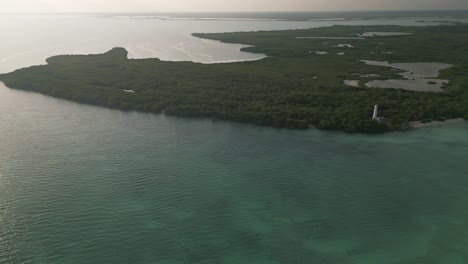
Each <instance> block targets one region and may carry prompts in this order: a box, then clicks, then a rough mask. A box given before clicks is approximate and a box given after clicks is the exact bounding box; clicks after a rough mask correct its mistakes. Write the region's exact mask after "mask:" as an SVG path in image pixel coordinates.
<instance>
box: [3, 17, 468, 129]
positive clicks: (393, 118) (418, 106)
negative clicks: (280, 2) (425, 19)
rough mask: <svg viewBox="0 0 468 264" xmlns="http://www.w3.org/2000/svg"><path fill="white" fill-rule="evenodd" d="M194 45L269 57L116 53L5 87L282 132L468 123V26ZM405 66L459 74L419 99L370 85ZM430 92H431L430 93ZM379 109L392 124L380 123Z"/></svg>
mask: <svg viewBox="0 0 468 264" xmlns="http://www.w3.org/2000/svg"><path fill="white" fill-rule="evenodd" d="M379 32H382V33H379ZM385 32H388V34H385ZM194 36H195V37H199V38H205V39H211V40H217V41H222V42H226V43H240V44H245V45H248V47H245V48H243V51H245V52H254V53H261V54H265V58H264V59H261V60H258V61H245V62H234V63H217V64H201V63H194V62H171V61H161V60H159V59H128V57H127V51H126V50H125V49H124V48H114V49H112V50H110V51H109V52H107V53H104V54H97V55H61V56H55V57H51V58H49V59H47V64H46V65H39V66H32V67H28V68H24V69H19V70H16V71H14V72H11V73H7V74H1V75H0V80H1V81H2V82H4V83H5V85H7V86H8V87H10V88H14V89H21V90H26V91H33V92H38V93H42V94H45V95H49V96H53V97H58V98H63V99H67V100H71V101H75V102H80V103H85V104H91V105H99V106H104V107H109V108H114V109H120V110H124V111H142V112H151V113H164V114H166V115H174V116H181V117H190V118H193V117H203V118H213V119H219V120H230V121H236V122H244V123H251V124H257V125H263V126H272V127H278V128H300V129H305V128H308V127H316V128H319V129H327V130H339V131H345V132H350V133H354V132H362V133H381V132H386V131H394V130H405V129H406V128H407V127H408V124H409V122H411V121H421V120H448V119H455V118H463V117H464V118H466V119H468V92H467V91H468V25H465V24H450V25H448V24H447V25H439V26H428V27H401V26H333V27H327V28H314V29H305V30H284V31H258V32H237V33H209V34H208V33H206V34H194ZM366 61H374V62H375V61H376V62H382V63H381V64H382V65H379V64H378V63H377V64H376V63H373V64H369V63H366ZM383 63H385V64H383ZM399 63H426V64H425V65H427V64H428V63H433V64H436V63H441V64H445V65H450V67H442V68H441V70H440V74H439V76H437V78H439V79H441V80H438V79H437V80H436V79H435V77H434V76H432V77H431V78H429V79H427V80H426V79H425V78H426V77H425V76H424V75H423V74H420V75H419V77H418V78H420V79H422V81H421V82H419V83H421V85H422V86H421V87H422V88H418V89H419V90H418V89H417V90H409V89H402V88H391V87H387V88H379V87H374V86H369V85H366V84H369V83H373V82H374V83H375V82H376V81H385V80H402V79H407V80H408V78H412V75H415V73H414V72H410V71H406V72H405V71H404V70H403V67H400V68H399V67H394V68H392V67H388V65H400V64H399ZM417 70H418V69H416V70H415V72H416V71H417ZM419 71H420V72H424V69H419ZM438 84H440V87H436V86H437V85H438ZM425 85H426V86H428V87H430V89H431V90H427V91H425V90H424V89H425V88H424V87H426V86H425ZM437 89H439V90H440V91H438V90H437ZM375 105H378V106H379V116H381V117H385V118H384V121H382V120H383V119H380V118H379V119H375V118H372V115H373V110H374V107H375Z"/></svg>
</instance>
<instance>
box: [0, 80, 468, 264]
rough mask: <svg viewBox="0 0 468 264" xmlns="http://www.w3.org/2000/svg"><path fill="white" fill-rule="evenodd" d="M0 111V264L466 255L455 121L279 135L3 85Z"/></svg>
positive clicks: (342, 262) (461, 132) (354, 260)
mask: <svg viewBox="0 0 468 264" xmlns="http://www.w3.org/2000/svg"><path fill="white" fill-rule="evenodd" d="M0 112H1V113H2V114H1V115H0V123H1V124H2V125H1V126H0V149H1V151H0V263H10V264H20V263H114V264H119V263H134V264H139V263H210V264H211V263H235V264H241V263H242V264H244V263H331V264H375V263H384V264H387V263H388V264H400V263H444V264H445V263H463V261H466V260H468V251H467V249H468V239H467V238H468V228H467V225H466V223H467V221H468V212H467V210H466V204H467V203H468V195H467V194H468V190H467V186H468V178H467V177H466V171H468V165H467V163H466V153H467V151H468V138H467V137H466V134H467V132H468V124H466V123H460V124H453V125H448V126H441V127H437V128H426V129H420V130H417V131H413V132H408V133H391V134H386V135H378V136H367V135H345V134H342V133H330V132H322V131H317V130H307V131H296V130H278V129H271V128H265V127H256V126H251V125H243V124H236V123H231V122H213V121H211V120H207V119H180V118H169V117H166V116H164V115H152V114H144V113H133V112H130V113H126V112H120V111H114V110H109V109H105V108H99V107H92V106H85V105H80V104H76V103H70V102H67V101H62V100H58V99H54V98H50V97H46V96H42V95H38V94H35V93H28V92H22V91H15V90H10V89H7V88H5V87H3V86H2V87H1V88H0ZM451 261H458V262H451Z"/></svg>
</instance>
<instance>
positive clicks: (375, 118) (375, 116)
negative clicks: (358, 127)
mask: <svg viewBox="0 0 468 264" xmlns="http://www.w3.org/2000/svg"><path fill="white" fill-rule="evenodd" d="M372 119H374V120H377V121H380V120H379V105H374V114H373V115H372Z"/></svg>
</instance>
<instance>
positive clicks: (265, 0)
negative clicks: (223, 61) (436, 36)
mask: <svg viewBox="0 0 468 264" xmlns="http://www.w3.org/2000/svg"><path fill="white" fill-rule="evenodd" d="M432 9H435V10H438V9H440V10H442V9H444V10H447V9H468V0H0V13H10V12H28V13H29V12H34V13H36V12H39V13H40V12H237V11H245V12H260V11H356V10H432Z"/></svg>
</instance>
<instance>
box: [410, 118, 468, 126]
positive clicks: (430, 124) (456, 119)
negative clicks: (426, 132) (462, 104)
mask: <svg viewBox="0 0 468 264" xmlns="http://www.w3.org/2000/svg"><path fill="white" fill-rule="evenodd" d="M464 121H465V119H463V118H455V119H447V120H445V121H432V122H427V123H423V122H421V121H413V122H409V123H408V126H409V127H410V128H421V127H429V126H437V125H443V124H453V123H460V122H464Z"/></svg>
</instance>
